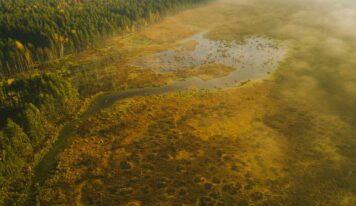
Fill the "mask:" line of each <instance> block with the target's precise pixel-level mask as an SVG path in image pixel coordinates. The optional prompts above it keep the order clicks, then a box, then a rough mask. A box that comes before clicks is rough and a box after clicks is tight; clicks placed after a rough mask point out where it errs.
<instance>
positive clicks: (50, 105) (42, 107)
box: [0, 0, 207, 205]
mask: <svg viewBox="0 0 356 206" xmlns="http://www.w3.org/2000/svg"><path fill="white" fill-rule="evenodd" d="M206 1H207V0H129V1H127V0H95V1H94V0H3V1H0V11H1V12H0V80H1V81H0V114H1V115H0V205H23V204H25V202H26V200H27V199H28V197H27V196H28V191H29V190H31V189H30V188H31V186H32V184H33V179H32V178H33V173H34V171H33V170H34V168H35V167H36V165H37V164H38V162H39V161H41V159H42V158H43V156H44V155H45V154H46V153H47V152H48V150H49V148H50V147H51V145H52V144H53V143H54V142H55V141H56V138H57V137H58V132H59V131H60V129H61V127H62V126H63V125H64V123H65V122H67V121H68V120H71V119H73V118H75V116H76V114H77V113H78V111H79V108H80V105H81V103H82V102H83V99H84V97H82V96H80V95H79V93H78V88H76V87H75V86H73V84H72V82H70V81H68V80H67V79H65V77H62V76H61V75H58V73H50V72H48V71H46V70H44V71H40V70H39V69H38V67H39V65H45V64H46V62H50V61H52V60H56V59H59V58H62V57H64V56H65V55H67V54H73V53H78V52H80V51H83V50H85V49H88V48H91V47H93V45H94V44H95V42H98V41H100V40H102V39H104V38H106V37H109V36H111V35H113V34H119V35H120V34H123V33H125V32H131V31H134V30H136V29H137V28H139V27H144V26H147V25H148V24H150V23H153V22H156V21H158V20H159V19H160V18H161V17H163V16H165V15H166V14H168V13H169V12H175V11H177V10H179V9H182V8H185V7H188V6H192V5H193V4H197V3H203V2H206ZM41 68H43V67H41Z"/></svg>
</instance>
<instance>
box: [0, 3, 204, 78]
mask: <svg viewBox="0 0 356 206" xmlns="http://www.w3.org/2000/svg"><path fill="white" fill-rule="evenodd" d="M207 1H208V0H129V1H126V0H97V1H92V0H82V1H81V0H16V1H14V0H4V1H1V2H0V11H1V13H0V75H1V76H5V75H13V74H16V73H19V72H22V71H26V70H29V69H31V68H33V67H36V66H37V65H38V64H39V63H41V62H45V61H50V60H53V59H57V58H60V57H63V56H64V55H65V54H69V53H74V52H78V51H82V50H84V49H86V48H89V47H91V46H92V45H93V44H94V43H95V42H96V41H98V40H99V39H102V38H105V37H107V36H109V35H112V34H113V33H114V32H115V33H120V32H127V31H133V30H135V28H136V27H137V26H144V25H147V24H149V23H152V22H155V21H157V20H158V19H159V18H160V17H161V16H164V15H165V14H167V13H168V12H170V11H174V10H177V9H179V8H182V7H184V6H187V5H191V4H196V3H203V2H207Z"/></svg>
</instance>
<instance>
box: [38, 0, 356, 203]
mask: <svg viewBox="0 0 356 206" xmlns="http://www.w3.org/2000/svg"><path fill="white" fill-rule="evenodd" d="M348 7H350V8H355V5H354V4H351V3H347V1H340V2H339V4H336V3H334V2H332V1H326V2H324V3H323V2H321V1H317V0H315V1H312V2H306V1H295V2H284V1H278V0H274V1H264V0H255V1H242V0H241V1H238V0H236V1H227V0H226V1H222V2H221V1H220V2H216V3H212V4H210V5H207V6H204V7H201V8H195V9H192V10H188V11H185V12H182V13H180V14H177V15H175V16H171V17H167V18H166V19H164V20H163V21H161V22H160V23H158V24H155V25H152V26H150V27H148V28H147V29H145V30H143V31H141V32H137V33H132V34H129V35H127V36H125V37H113V38H112V39H108V40H107V42H106V44H107V46H105V47H103V48H101V49H98V50H90V51H86V52H84V53H82V54H80V55H79V56H73V57H68V58H67V59H66V64H73V65H74V66H75V65H82V64H88V65H92V64H94V66H88V67H86V68H80V67H78V71H76V70H75V69H71V70H68V71H67V72H68V76H69V77H70V78H71V79H72V81H73V82H74V83H75V84H77V85H78V87H79V88H80V92H82V93H83V94H87V95H92V94H95V93H97V92H100V91H111V90H119V91H120V90H125V89H127V88H138V87H147V86H160V85H165V84H169V83H170V82H172V81H175V80H179V79H182V78H187V77H190V76H197V77H200V78H202V79H212V78H216V77H219V76H223V75H227V74H228V73H229V72H231V71H232V70H233V69H232V68H229V67H224V66H222V65H217V64H212V65H207V66H204V67H202V68H200V69H193V68H187V69H185V70H181V71H179V72H167V73H160V72H157V71H155V70H152V69H146V70H143V69H140V68H138V67H135V66H133V65H132V64H131V62H132V61H133V60H134V59H137V58H139V57H142V56H146V55H149V54H153V53H156V52H160V51H165V50H167V49H170V48H174V47H176V46H177V45H180V44H181V43H180V42H179V40H181V39H184V38H186V37H189V36H191V35H193V34H195V33H197V32H200V31H204V30H208V31H209V32H208V33H207V37H208V38H210V39H217V40H226V41H239V42H242V41H243V40H244V38H245V37H246V36H251V35H255V36H256V35H257V36H263V37H266V38H272V39H276V40H277V41H281V42H285V43H286V44H287V45H288V47H289V53H288V55H287V57H286V58H285V59H284V61H283V62H282V63H281V64H280V65H279V67H278V70H277V71H276V72H275V73H274V74H272V75H271V76H270V77H269V78H267V79H264V80H259V81H252V82H249V83H248V84H246V85H244V86H242V87H232V88H225V89H215V90H210V91H206V90H194V89H192V90H188V91H183V92H178V93H169V94H165V95H159V96H149V97H136V98H133V99H128V100H124V101H121V102H118V103H116V104H115V105H114V106H112V107H110V108H107V109H105V110H103V111H101V112H100V113H98V114H97V115H95V116H93V117H90V118H88V119H86V120H83V121H82V122H80V123H79V125H78V128H77V131H78V132H77V133H76V134H75V135H74V136H73V137H71V139H70V143H69V146H68V147H67V148H66V149H65V150H64V151H63V152H62V153H61V154H60V155H59V156H58V162H59V165H58V170H57V172H56V173H55V174H54V175H53V176H52V177H51V178H50V179H49V180H48V181H47V182H46V183H45V185H43V186H41V187H40V188H39V197H38V198H39V200H40V202H41V203H42V204H43V205H344V206H352V205H355V204H356V192H355V191H356V176H355V172H354V171H355V169H356V159H355V157H356V142H355V141H356V138H355V137H356V136H355V134H356V123H355V122H356V113H355V111H356V106H355V104H354V103H355V102H356V89H355V88H356V83H355V79H356V72H355V71H354V70H352V69H350V68H353V67H354V66H355V64H356V62H355V59H356V58H355V55H356V53H355V47H356V39H355V37H354V36H352V35H350V34H354V33H355V31H354V29H352V28H350V27H349V25H350V24H351V23H355V22H354V20H351V19H352V18H350V17H352V16H354V15H355V13H354V12H353V11H352V10H350V9H349V8H348ZM320 16H323V18H318V17H320ZM341 17H343V18H350V21H351V22H344V21H341V20H340V18H341ZM320 19H322V20H320ZM185 46H186V47H187V48H192V47H194V45H190V44H188V45H185ZM108 57H113V58H112V60H108ZM109 59H110V58H109ZM101 60H102V61H103V62H109V63H102V64H97V65H95V63H97V62H101Z"/></svg>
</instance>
